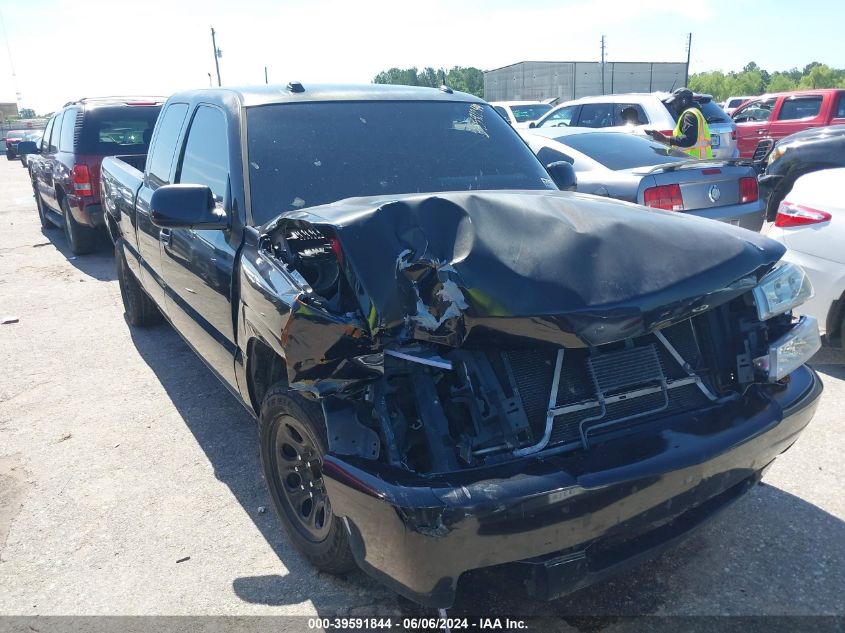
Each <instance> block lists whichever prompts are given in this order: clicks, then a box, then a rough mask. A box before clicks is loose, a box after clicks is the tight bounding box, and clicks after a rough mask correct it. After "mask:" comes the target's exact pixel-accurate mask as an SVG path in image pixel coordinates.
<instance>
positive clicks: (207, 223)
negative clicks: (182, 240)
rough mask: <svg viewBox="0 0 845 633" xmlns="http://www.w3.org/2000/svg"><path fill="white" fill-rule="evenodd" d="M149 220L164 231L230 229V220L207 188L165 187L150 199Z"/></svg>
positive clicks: (196, 186) (154, 193) (192, 186)
mask: <svg viewBox="0 0 845 633" xmlns="http://www.w3.org/2000/svg"><path fill="white" fill-rule="evenodd" d="M150 208H151V213H150V219H152V221H153V224H155V225H156V226H158V227H161V228H163V229H227V228H229V219H228V218H227V217H226V213H225V212H224V211H223V210H222V209H218V208H217V206H216V205H215V203H214V194H213V193H211V189H210V188H209V187H206V186H205V185H164V186H163V187H159V188H158V189H156V190H155V191H154V192H153V195H152V198H151V199H150Z"/></svg>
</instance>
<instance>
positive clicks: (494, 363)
mask: <svg viewBox="0 0 845 633" xmlns="http://www.w3.org/2000/svg"><path fill="white" fill-rule="evenodd" d="M700 101H701V100H700ZM706 103H709V102H705V103H703V104H702V105H705V106H706ZM586 105H588V104H578V106H577V107H578V108H580V109H579V110H578V114H577V117H578V118H576V120H577V121H581V117H583V116H586V114H585V111H584V107H585V106H586ZM714 105H715V104H714ZM519 107H521V106H519ZM661 107H663V106H662V105H661ZM614 108H615V106H614ZM664 109H665V108H664ZM613 111H615V110H613ZM515 112H516V110H514V111H512V112H511V114H513V116H514V118H516V114H515ZM587 113H588V111H587ZM547 116H548V115H547ZM508 120H510V119H508ZM587 120H588V119H584V121H587ZM408 121H413V122H414V124H413V125H408V124H407V122H408ZM153 123H154V125H153ZM520 123H524V121H522V122H520ZM650 123H652V124H653V123H654V121H650ZM667 125H668V123H667ZM595 127H598V126H594V128H593V129H589V130H584V129H575V128H572V129H570V130H568V131H567V130H563V129H562V128H561V127H553V126H548V127H545V126H540V127H538V128H535V129H525V130H521V132H523V134H524V136H520V134H519V133H517V132H516V131H515V130H514V129H513V127H512V126H511V125H508V124H507V123H506V120H505V119H504V117H503V116H502V115H501V114H500V113H498V111H497V110H494V109H493V107H492V106H491V105H489V104H487V103H485V102H484V101H482V100H481V99H478V98H476V97H474V96H471V95H467V94H462V93H458V92H454V91H453V90H451V89H449V88H443V89H440V90H435V89H429V88H412V87H398V86H384V85H365V86H360V87H350V86H340V87H338V86H310V85H309V86H305V85H303V84H301V83H299V82H291V83H290V84H288V85H287V86H266V87H265V86H262V87H253V88H248V89H242V90H237V89H228V88H227V89H222V88H219V89H206V90H197V91H188V92H182V93H178V94H175V95H173V96H171V97H170V98H169V99H167V101H166V102H165V103H164V104H163V105H162V104H161V102H160V101H158V100H153V99H150V100H144V101H142V102H139V100H136V99H115V98H111V99H101V100H81V101H79V102H74V103H71V104H68V105H67V106H66V107H65V108H63V110H62V111H60V112H59V113H57V114H56V116H55V117H53V119H51V121H50V123H49V124H48V128H47V130H46V131H45V135H44V140H43V141H42V145H41V148H40V152H39V153H38V155H37V157H35V158H32V157H31V158H30V162H31V171H32V177H33V190H34V194H35V198H36V205H37V207H38V212H39V216H40V217H41V222H42V224H43V225H44V226H45V228H47V227H49V226H51V225H53V224H54V223H55V224H58V225H63V226H64V227H65V230H66V232H67V233H68V240H69V241H70V242H71V246H72V248H73V249H74V252H82V251H84V250H85V247H86V246H87V244H86V241H85V240H86V239H87V238H86V237H85V236H87V235H88V233H79V231H78V229H79V228H80V227H84V228H85V230H92V229H93V228H94V227H95V226H99V225H101V224H102V225H104V226H105V227H106V229H107V230H108V233H109V235H110V236H111V238H112V240H113V242H114V247H115V265H116V270H117V277H118V282H119V284H120V291H121V296H122V299H123V304H124V310H125V317H126V320H127V322H128V323H129V325H130V327H144V326H149V325H153V324H155V323H157V322H160V321H161V320H162V319H163V318H165V319H167V321H169V322H170V323H171V324H172V325H173V327H174V328H175V329H176V330H177V331H178V332H179V334H180V335H181V336H182V337H183V338H184V339H185V340H186V341H187V342H188V343H189V344H190V346H191V347H192V349H193V350H195V351H196V352H197V354H199V355H200V356H201V357H202V358H203V360H204V361H205V362H206V364H207V365H208V366H209V367H210V368H211V369H212V371H213V372H214V373H215V374H216V375H217V376H218V377H219V378H220V379H221V381H222V382H223V383H224V384H225V385H226V387H227V388H228V389H229V390H230V391H231V392H232V393H233V394H234V395H235V397H236V398H238V399H239V400H240V401H241V402H242V403H243V404H244V405H245V406H246V407H247V409H248V410H249V411H251V412H252V413H253V414H254V415H255V417H256V418H257V420H258V425H259V449H260V454H261V462H262V468H263V474H264V478H265V480H266V482H267V485H268V489H269V494H270V499H271V501H272V503H273V505H274V507H275V509H276V511H277V514H278V516H279V518H280V521H281V524H282V525H283V527H284V529H285V530H286V532H287V534H288V537H289V538H290V540H291V542H292V543H293V544H294V545H295V546H296V547H297V548H298V549H299V550H300V551H301V552H303V554H304V555H305V557H306V558H307V559H308V560H309V561H311V562H312V563H313V564H314V565H315V566H316V567H318V568H319V569H322V570H324V571H327V572H331V573H343V572H345V571H348V570H350V569H352V568H354V567H355V566H357V567H360V568H361V569H363V570H364V571H365V572H367V573H369V574H371V575H373V576H374V577H375V578H377V579H379V580H380V581H382V582H384V583H385V584H386V585H388V586H389V587H391V588H392V589H394V590H395V591H397V592H399V593H401V594H402V595H404V596H406V597H408V598H410V599H412V600H415V601H417V602H419V603H421V604H424V605H427V606H431V607H437V608H446V607H449V606H450V605H451V604H452V602H453V600H454V597H455V592H456V587H457V583H458V579H459V578H460V577H461V575H462V574H463V573H464V572H465V571H468V570H471V569H476V568H481V567H487V566H491V565H500V564H507V565H509V566H510V569H511V570H512V572H513V574H512V576H513V578H514V579H518V580H519V584H520V585H521V586H526V587H528V588H529V589H530V590H531V591H532V592H534V593H535V594H536V595H538V596H540V597H544V598H554V597H557V596H560V595H562V594H564V593H568V592H570V591H573V590H575V589H578V588H580V587H583V586H586V585H588V584H590V583H592V582H595V581H597V580H599V579H601V578H603V577H605V576H607V575H608V574H611V573H613V572H615V571H616V570H619V569H622V568H624V567H625V566H626V565H628V564H630V563H631V562H632V561H634V560H637V559H640V558H642V557H644V556H646V555H648V554H652V553H654V552H656V551H659V549H660V548H662V547H663V546H665V545H666V544H668V543H670V542H673V541H674V540H676V539H677V538H679V537H681V536H683V535H685V534H686V533H688V532H689V531H691V530H692V529H693V528H695V527H696V526H698V525H700V524H701V523H703V522H704V521H705V520H706V519H708V518H710V517H711V516H712V515H713V514H715V513H716V512H718V511H719V510H721V509H722V508H724V507H726V506H727V505H729V504H730V503H731V502H732V501H734V500H735V499H737V498H738V497H740V496H741V495H742V494H743V493H745V492H746V491H748V490H749V489H750V488H751V487H752V486H754V485H755V484H756V483H757V482H759V481H760V479H761V478H762V476H763V472H764V471H765V469H766V468H768V467H769V466H770V465H771V463H772V462H773V460H774V459H775V458H776V457H777V456H778V455H779V454H780V453H782V452H783V451H785V450H786V449H788V448H789V447H790V446H791V445H792V444H793V443H794V442H795V441H796V439H797V437H798V435H799V434H800V432H801V431H802V430H803V428H804V427H805V426H806V425H807V424H808V423H809V421H810V419H811V418H812V416H813V414H814V412H815V409H816V406H817V404H818V399H819V396H820V394H821V391H822V384H821V381H820V379H819V377H818V376H817V375H816V374H815V372H814V371H813V370H812V369H810V368H809V367H807V366H806V365H805V362H806V361H807V360H808V359H809V358H810V356H811V355H812V354H813V353H814V352H815V351H816V350H817V349H818V347H819V345H820V340H819V334H818V325H817V323H816V322H815V320H814V319H813V318H811V317H800V318H799V317H798V316H797V315H795V314H794V311H795V310H798V309H800V306H801V305H802V304H804V303H805V302H806V301H807V300H808V299H809V298H810V297H812V292H813V291H812V285H811V283H810V281H809V279H808V278H807V276H806V274H805V273H804V271H803V270H802V269H801V267H800V266H798V265H795V264H793V263H789V262H785V261H783V255H784V252H785V248H784V246H783V245H781V244H779V243H777V242H776V241H773V240H770V239H767V238H766V237H764V236H762V235H761V234H760V233H758V232H754V231H749V230H744V229H742V228H738V227H736V226H731V224H732V223H733V224H744V223H746V222H747V221H750V220H748V218H749V217H751V216H753V215H754V214H756V218H757V219H756V220H755V222H756V221H757V220H761V218H762V212H763V207H762V203H761V201H760V200H758V196H757V188H756V184H757V182H756V178H755V174H754V172H753V170H752V169H751V167H750V166H749V165H748V164H744V163H740V162H737V161H735V160H731V159H727V160H726V159H718V160H712V161H704V162H701V161H693V160H690V159H689V158H688V157H687V156H686V155H684V154H679V153H678V152H675V151H674V150H670V149H669V148H667V147H666V146H663V145H658V144H656V143H654V142H653V141H651V140H650V139H647V138H643V137H640V136H637V135H631V134H624V133H618V131H617V132H613V131H606V130H605V131H602V130H596V129H595ZM610 127H613V126H610ZM532 150H533V152H532ZM108 154H114V156H107V155H108ZM103 156H107V157H106V158H103ZM544 167H545V169H544ZM567 189H570V190H571V189H579V190H580V191H589V192H590V194H592V195H587V194H584V193H580V192H577V191H576V192H571V191H560V190H567ZM98 192H101V193H100V194H99V196H98ZM612 197H616V198H621V200H614V199H611V198H612ZM624 200H629V201H631V202H634V201H635V202H638V203H641V204H631V202H625V201H624ZM707 200H709V201H710V202H709V203H707V202H706V201H707ZM643 205H648V206H651V207H653V208H650V209H649V208H645V207H644V206H643ZM694 214H698V215H703V216H707V215H708V214H710V215H713V216H715V217H718V218H719V219H723V220H729V221H726V222H716V221H713V220H712V219H707V218H706V217H693V215H694Z"/></svg>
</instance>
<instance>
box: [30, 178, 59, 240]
mask: <svg viewBox="0 0 845 633" xmlns="http://www.w3.org/2000/svg"><path fill="white" fill-rule="evenodd" d="M32 193H33V195H34V196H35V208H36V209H38V219H39V220H40V221H41V228H42V229H47V230H50V231H51V230H53V229H54V228H56V225H55V224H53V223H52V222H50V220H49V219H48V218H47V212H46V211H45V210H44V201H43V200H42V199H41V194H40V193H38V188H37V187H36V186H35V185H33V186H32Z"/></svg>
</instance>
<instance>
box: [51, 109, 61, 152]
mask: <svg viewBox="0 0 845 633" xmlns="http://www.w3.org/2000/svg"><path fill="white" fill-rule="evenodd" d="M61 129H62V117H61V115H60V114H57V115H56V116H55V117H53V131H52V133H51V134H50V149H49V150H48V151H49V153H50V154H55V153H56V152H58V151H59V134H60V132H61Z"/></svg>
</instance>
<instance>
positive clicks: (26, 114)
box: [21, 108, 35, 119]
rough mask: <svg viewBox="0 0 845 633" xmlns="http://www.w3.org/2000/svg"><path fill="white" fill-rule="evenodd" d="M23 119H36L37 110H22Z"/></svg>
mask: <svg viewBox="0 0 845 633" xmlns="http://www.w3.org/2000/svg"><path fill="white" fill-rule="evenodd" d="M21 118H22V119H34V118H35V110H33V109H32V108H21Z"/></svg>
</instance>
